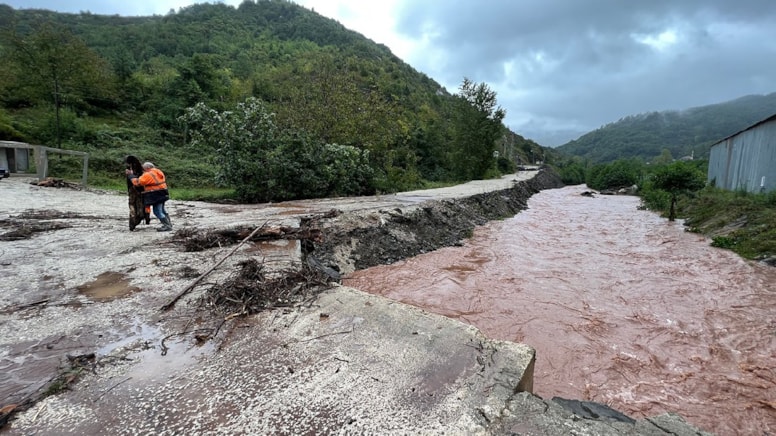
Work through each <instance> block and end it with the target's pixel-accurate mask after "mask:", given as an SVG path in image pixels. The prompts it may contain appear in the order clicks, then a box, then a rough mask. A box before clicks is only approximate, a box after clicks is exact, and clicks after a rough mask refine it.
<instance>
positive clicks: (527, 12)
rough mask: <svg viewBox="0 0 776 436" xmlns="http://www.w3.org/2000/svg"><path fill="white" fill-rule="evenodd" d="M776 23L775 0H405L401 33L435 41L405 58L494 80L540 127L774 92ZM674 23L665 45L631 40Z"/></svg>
mask: <svg viewBox="0 0 776 436" xmlns="http://www.w3.org/2000/svg"><path fill="white" fill-rule="evenodd" d="M775 18H776V2H772V1H769V0H768V1H766V0H762V1H760V0H743V1H735V2H732V1H728V0H683V1H673V0H652V1H649V2H646V1H644V2H623V1H621V0H592V1H584V2H583V1H578V0H522V1H512V0H481V1H470V0H469V1H463V0H447V1H445V2H437V1H416V0H406V1H405V2H403V4H402V6H401V8H400V9H399V14H398V16H397V30H398V31H399V32H400V33H402V34H403V35H405V36H407V37H410V38H413V39H416V40H424V39H425V40H427V41H428V44H427V45H426V47H425V50H426V51H427V52H426V53H423V55H422V56H417V57H415V58H414V59H409V60H408V61H409V62H410V63H411V64H413V66H415V67H416V68H418V69H420V70H421V71H424V72H426V73H427V74H429V75H430V76H431V77H434V78H435V79H437V80H439V81H441V82H442V83H445V84H448V85H450V84H458V83H460V81H461V79H462V78H463V77H464V76H467V77H470V78H471V79H472V80H475V81H483V82H486V83H489V84H490V85H491V86H493V87H494V88H495V89H496V90H497V91H498V94H499V101H500V102H501V103H502V105H503V106H504V107H505V108H506V109H507V121H508V122H509V120H510V111H512V112H514V113H515V114H522V113H530V117H531V119H532V121H531V125H532V126H534V127H536V126H539V125H542V124H546V123H547V120H563V123H564V124H566V125H579V126H586V127H587V128H589V129H593V128H596V127H599V126H600V125H602V124H605V123H608V122H611V121H616V120H617V119H619V118H621V117H622V116H626V115H630V114H635V113H640V112H646V111H652V110H669V109H684V108H687V107H691V106H699V105H704V104H712V103H716V102H721V101H725V100H729V99H732V98H737V97H740V96H742V95H747V94H755V93H758V94H760V93H769V92H774V91H776V77H773V75H772V74H771V73H770V72H772V71H774V66H776V65H775V64H776V26H773V24H772V23H774V22H776V19H775ZM669 29H672V30H675V31H676V32H677V33H678V40H677V41H676V43H675V44H674V45H672V46H670V47H667V48H666V49H665V50H657V49H655V48H653V47H650V46H648V45H645V44H643V43H640V42H639V41H637V40H636V39H634V36H635V35H641V36H642V37H645V36H648V35H656V34H658V33H660V32H663V31H665V30H669ZM428 52H433V53H434V56H427V54H428ZM539 53H541V54H542V56H544V60H545V61H546V63H542V62H539V61H537V60H536V55H537V54H539ZM427 59H436V60H439V62H438V63H436V64H426V63H425V60H427ZM506 64H511V65H513V66H514V67H513V68H512V70H511V71H509V72H507V70H505V68H504V65H506ZM526 125H528V124H526ZM569 139H571V138H569Z"/></svg>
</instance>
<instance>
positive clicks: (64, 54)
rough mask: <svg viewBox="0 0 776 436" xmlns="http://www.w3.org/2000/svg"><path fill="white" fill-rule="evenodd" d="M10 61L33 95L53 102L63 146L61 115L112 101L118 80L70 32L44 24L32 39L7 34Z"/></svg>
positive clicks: (20, 84)
mask: <svg viewBox="0 0 776 436" xmlns="http://www.w3.org/2000/svg"><path fill="white" fill-rule="evenodd" d="M3 39H4V44H7V45H8V48H9V49H8V50H7V55H8V56H7V59H8V60H9V61H10V62H13V63H15V64H16V65H17V66H18V69H17V70H15V71H16V73H17V74H16V75H15V77H14V78H13V80H14V82H15V83H16V85H17V86H18V87H20V88H28V89H29V90H30V94H29V95H34V96H36V97H37V98H39V99H41V100H48V101H51V102H52V103H53V105H54V110H55V117H56V133H55V137H56V138H55V140H56V144H57V146H58V147H61V145H62V134H61V122H62V120H61V115H60V112H61V110H62V107H63V106H64V105H71V106H76V105H79V104H87V103H88V102H89V101H106V100H111V99H112V98H113V96H114V92H115V80H114V76H113V73H112V71H111V68H110V65H109V64H108V62H107V61H105V60H104V59H103V58H101V57H100V56H99V55H98V54H97V53H95V52H94V51H92V50H91V49H90V48H89V47H87V46H86V44H85V43H84V41H83V40H81V39H80V38H78V37H77V36H75V35H73V34H72V33H71V32H70V31H69V30H68V29H66V28H64V27H61V26H58V25H55V24H52V23H44V24H42V25H40V26H39V27H38V28H37V29H35V30H34V31H33V32H32V33H30V34H29V35H20V34H18V33H13V32H11V33H9V32H6V33H5V34H4V38H3Z"/></svg>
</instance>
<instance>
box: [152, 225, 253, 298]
mask: <svg viewBox="0 0 776 436" xmlns="http://www.w3.org/2000/svg"><path fill="white" fill-rule="evenodd" d="M262 228H264V224H262V225H260V226H259V227H256V229H254V230H253V232H251V234H250V235H248V236H246V237H245V238H244V239H243V240H242V241H240V243H239V244H237V245H236V246H235V247H234V248H233V249H232V251H230V252H229V254H227V255H226V256H224V257H223V258H222V259H221V260H219V261H218V262H217V263H216V264H215V265H213V266H212V267H211V268H210V269H209V270H207V271H205V272H204V273H202V274H200V276H199V277H197V278H196V279H195V280H194V281H193V282H192V283H191V284H190V285H188V286H186V288H185V289H184V290H183V291H181V292H180V293H179V294H178V295H176V296H175V298H173V299H172V300H170V302H169V303H167V304H165V305H164V306H162V308H161V309H162V311H163V312H166V311H168V310H170V309H172V308H173V306H175V303H176V302H178V300H180V299H181V297H183V296H184V295H186V294H188V293H189V292H191V290H192V289H194V287H195V286H197V283H199V282H200V281H202V279H204V278H205V277H207V276H208V275H209V274H210V273H211V272H213V271H214V270H215V269H216V268H218V267H219V266H220V265H221V264H222V263H224V261H225V260H226V259H228V258H229V257H230V256H231V255H233V254H234V253H235V252H236V251H237V249H238V248H240V247H241V246H242V245H243V244H244V243H246V242H247V241H249V240H250V239H251V238H252V237H253V236H254V235H255V234H256V233H258V232H259V231H260V230H261V229H262Z"/></svg>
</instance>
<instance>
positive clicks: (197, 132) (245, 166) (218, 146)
mask: <svg viewBox="0 0 776 436" xmlns="http://www.w3.org/2000/svg"><path fill="white" fill-rule="evenodd" d="M181 121H183V122H184V123H185V124H187V125H188V126H189V127H190V128H191V131H190V134H191V139H192V140H191V144H190V146H191V147H192V150H199V152H200V153H204V152H209V153H208V154H212V155H214V156H215V158H214V159H215V164H216V165H217V167H218V174H217V177H218V180H219V181H220V182H222V183H224V184H226V185H227V186H231V187H233V188H234V189H235V191H236V194H237V197H238V198H239V199H240V200H242V201H248V202H267V201H276V200H290V199H299V198H315V197H326V196H344V195H357V194H368V193H371V189H372V175H373V173H372V168H371V167H370V166H369V155H368V152H366V151H363V150H360V149H358V148H356V147H352V146H346V145H336V144H322V143H320V142H315V141H312V140H310V138H309V137H307V136H306V135H304V134H302V133H300V132H299V131H293V130H290V129H281V128H279V127H278V125H277V123H276V121H275V115H274V114H273V113H271V112H269V110H268V108H267V106H266V104H265V103H264V102H262V101H261V100H258V99H256V98H252V97H251V98H249V99H247V100H246V101H245V102H243V103H239V104H238V105H237V107H236V108H235V109H234V110H230V111H223V112H219V111H217V110H216V109H212V108H210V107H208V106H207V105H205V104H204V103H198V104H197V105H195V106H194V107H191V108H188V109H187V110H186V113H185V115H184V116H182V117H181Z"/></svg>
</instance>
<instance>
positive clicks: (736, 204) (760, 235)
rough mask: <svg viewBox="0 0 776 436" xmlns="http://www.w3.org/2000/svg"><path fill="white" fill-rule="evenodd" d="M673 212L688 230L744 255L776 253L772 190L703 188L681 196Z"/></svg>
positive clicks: (761, 256) (775, 210)
mask: <svg viewBox="0 0 776 436" xmlns="http://www.w3.org/2000/svg"><path fill="white" fill-rule="evenodd" d="M677 212H678V215H679V216H680V217H681V218H684V219H685V224H686V225H687V226H688V228H689V229H690V231H693V232H696V233H701V234H704V235H708V236H709V237H710V238H711V239H712V245H713V246H715V247H719V248H725V249H729V250H732V251H734V252H736V253H738V254H739V255H740V256H742V257H744V258H746V259H753V260H759V259H765V258H768V257H772V256H776V193H767V194H752V193H745V192H732V191H724V190H721V189H716V188H706V189H703V190H702V191H700V192H699V193H698V195H697V196H696V197H694V198H685V199H682V200H681V201H680V202H679V203H678V204H677Z"/></svg>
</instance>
